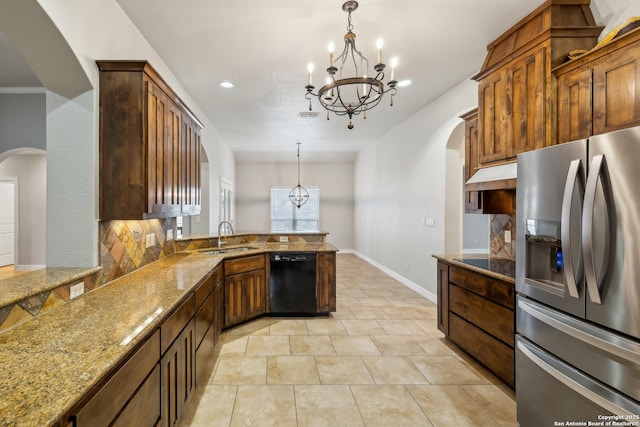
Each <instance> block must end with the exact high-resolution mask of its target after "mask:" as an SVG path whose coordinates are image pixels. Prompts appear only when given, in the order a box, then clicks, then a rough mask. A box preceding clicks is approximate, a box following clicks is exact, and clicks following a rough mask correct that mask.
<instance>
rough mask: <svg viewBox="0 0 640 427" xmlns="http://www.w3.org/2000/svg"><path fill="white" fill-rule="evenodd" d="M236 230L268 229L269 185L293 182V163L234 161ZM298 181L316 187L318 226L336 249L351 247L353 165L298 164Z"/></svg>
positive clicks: (303, 184)
mask: <svg viewBox="0 0 640 427" xmlns="http://www.w3.org/2000/svg"><path fill="white" fill-rule="evenodd" d="M236 172H237V173H236V177H237V178H236V195H237V197H236V230H239V231H240V230H242V231H259V232H265V231H269V230H270V228H271V224H270V220H269V218H270V198H271V187H291V188H293V187H294V186H295V185H296V184H297V174H298V169H297V164H295V163H293V164H255V163H251V164H250V163H245V164H240V163H239V164H237V165H236ZM300 184H302V186H303V187H319V188H320V229H321V230H322V231H327V232H329V235H328V236H327V241H328V242H330V243H332V244H333V245H334V246H336V247H337V248H339V249H353V248H354V243H355V241H354V230H355V227H354V193H353V192H354V165H353V163H327V164H307V163H302V164H301V165H300Z"/></svg>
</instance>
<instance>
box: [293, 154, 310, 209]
mask: <svg viewBox="0 0 640 427" xmlns="http://www.w3.org/2000/svg"><path fill="white" fill-rule="evenodd" d="M297 144H298V185H296V186H295V187H293V189H292V190H291V192H290V193H289V200H291V203H293V204H294V205H295V207H296V208H298V209H300V207H301V206H302V205H304V204H305V203H307V201H308V200H309V192H308V191H307V190H306V189H305V188H304V187H303V186H302V185H300V144H302V143H301V142H298V143H297Z"/></svg>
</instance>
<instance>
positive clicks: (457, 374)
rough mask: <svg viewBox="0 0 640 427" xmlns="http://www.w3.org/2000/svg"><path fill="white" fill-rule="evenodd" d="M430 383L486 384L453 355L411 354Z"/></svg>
mask: <svg viewBox="0 0 640 427" xmlns="http://www.w3.org/2000/svg"><path fill="white" fill-rule="evenodd" d="M411 360H412V361H413V363H414V364H415V365H416V366H417V367H418V369H419V370H420V372H422V374H423V375H424V376H425V377H427V379H428V380H429V382H430V383H431V384H455V385H458V384H486V380H484V379H483V378H482V377H480V376H478V375H476V374H475V373H474V372H473V371H471V370H470V369H467V367H466V366H465V365H464V364H463V363H461V362H460V361H459V360H458V359H457V358H455V357H454V356H411Z"/></svg>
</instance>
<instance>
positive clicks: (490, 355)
mask: <svg viewBox="0 0 640 427" xmlns="http://www.w3.org/2000/svg"><path fill="white" fill-rule="evenodd" d="M449 339H451V341H453V342H454V343H456V344H457V345H458V346H460V347H461V348H462V349H463V350H465V351H466V352H467V353H469V354H470V355H472V356H473V357H474V358H475V359H477V360H478V361H479V362H480V363H482V364H483V365H484V366H485V367H487V368H488V369H489V370H490V371H492V372H493V373H494V374H495V375H496V376H497V377H498V378H500V379H501V380H502V381H504V382H505V383H506V384H507V385H509V386H510V387H511V388H513V387H514V386H515V377H514V372H515V366H514V350H513V348H511V347H509V346H507V345H506V344H504V343H502V342H500V341H499V340H497V339H495V338H494V337H492V336H491V335H489V334H487V333H486V332H483V331H481V330H480V329H478V328H476V327H475V326H473V325H472V324H470V323H468V322H467V321H465V320H464V319H462V318H460V317H458V316H456V315H455V314H454V313H450V315H449Z"/></svg>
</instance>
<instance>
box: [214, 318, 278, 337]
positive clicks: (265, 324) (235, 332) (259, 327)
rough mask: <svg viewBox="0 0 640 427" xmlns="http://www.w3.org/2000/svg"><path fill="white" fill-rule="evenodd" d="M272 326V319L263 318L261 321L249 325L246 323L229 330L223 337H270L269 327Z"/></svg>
mask: <svg viewBox="0 0 640 427" xmlns="http://www.w3.org/2000/svg"><path fill="white" fill-rule="evenodd" d="M270 324H271V319H270V318H268V317H263V318H260V319H256V320H253V321H251V322H249V323H245V324H243V325H240V326H236V327H235V328H232V329H227V330H226V331H225V332H224V333H223V334H222V335H223V336H241V337H243V336H247V335H269V325H270Z"/></svg>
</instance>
